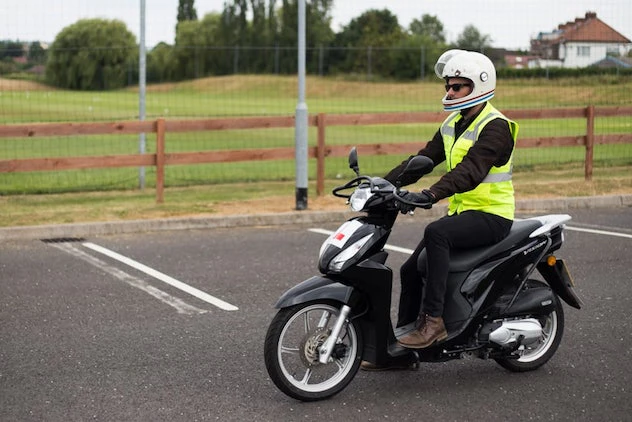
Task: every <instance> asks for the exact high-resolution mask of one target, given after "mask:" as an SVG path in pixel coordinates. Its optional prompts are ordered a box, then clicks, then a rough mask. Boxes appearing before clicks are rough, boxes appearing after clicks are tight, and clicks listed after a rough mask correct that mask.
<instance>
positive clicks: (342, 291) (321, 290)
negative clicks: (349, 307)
mask: <svg viewBox="0 0 632 422" xmlns="http://www.w3.org/2000/svg"><path fill="white" fill-rule="evenodd" d="M352 292H353V287H351V286H346V285H344V284H342V283H339V282H337V281H334V280H332V279H330V278H327V277H322V276H314V277H311V278H308V279H307V280H305V281H302V282H301V283H299V284H297V285H296V286H294V287H292V288H291V289H290V290H288V291H286V292H285V293H284V294H283V295H282V296H281V297H280V298H279V300H278V301H277V303H276V304H275V305H274V307H275V308H277V309H281V308H287V307H290V306H294V305H298V304H301V303H306V302H310V301H312V300H316V299H320V300H322V299H331V300H335V301H338V302H341V303H344V304H348V303H349V300H350V298H351V293H352Z"/></svg>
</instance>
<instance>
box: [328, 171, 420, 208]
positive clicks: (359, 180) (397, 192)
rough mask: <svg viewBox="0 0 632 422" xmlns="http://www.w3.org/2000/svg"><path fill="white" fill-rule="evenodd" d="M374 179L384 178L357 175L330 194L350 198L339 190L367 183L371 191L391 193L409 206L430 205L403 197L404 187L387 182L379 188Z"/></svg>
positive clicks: (405, 192)
mask: <svg viewBox="0 0 632 422" xmlns="http://www.w3.org/2000/svg"><path fill="white" fill-rule="evenodd" d="M375 180H384V179H382V178H373V177H369V176H358V177H356V178H354V179H352V180H350V181H349V182H347V183H345V184H344V185H341V186H338V187H336V188H334V189H333V190H332V194H333V195H334V196H337V197H339V198H345V199H350V198H351V194H342V193H340V192H341V191H344V190H347V189H357V188H359V187H361V186H362V185H365V186H366V185H368V187H369V189H370V191H371V193H382V194H391V195H392V196H393V199H394V200H395V201H397V202H401V203H402V204H406V205H408V206H411V207H415V208H428V206H429V205H430V206H432V203H416V202H412V201H409V200H407V199H405V198H404V195H406V194H407V193H408V191H407V190H405V189H400V188H398V187H395V186H393V185H392V184H389V186H387V187H383V188H379V187H377V186H376V185H375Z"/></svg>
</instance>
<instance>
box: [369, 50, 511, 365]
mask: <svg viewBox="0 0 632 422" xmlns="http://www.w3.org/2000/svg"><path fill="white" fill-rule="evenodd" d="M435 73H436V74H437V76H438V77H440V78H442V79H444V81H445V89H446V94H445V97H444V98H443V100H442V102H443V106H444V110H445V111H451V112H452V113H451V114H450V115H449V116H448V118H447V119H446V120H445V121H444V122H443V123H442V125H441V126H440V127H439V129H438V130H437V132H436V133H435V135H434V137H433V138H432V140H430V141H429V142H428V143H427V144H426V146H425V147H424V148H422V149H421V150H420V151H419V152H418V153H417V154H416V155H422V156H426V157H429V158H430V159H432V160H433V162H434V163H435V165H437V164H439V163H442V162H445V163H446V170H447V172H446V174H445V175H443V176H442V177H441V178H440V179H439V181H437V183H435V184H434V185H432V186H430V187H429V188H428V189H424V190H423V191H421V192H419V193H415V192H409V193H407V194H406V195H405V196H404V198H405V199H406V200H408V201H410V202H414V203H427V204H429V205H428V207H430V206H431V204H433V203H436V202H437V201H439V200H441V199H444V198H448V214H447V216H445V217H443V218H441V219H439V220H437V221H434V222H432V223H430V224H429V225H428V226H427V227H426V229H425V231H424V235H423V239H422V240H421V241H420V243H419V245H418V246H417V248H416V249H415V251H414V252H413V254H412V255H411V257H410V258H409V259H408V260H407V261H406V262H405V263H404V265H403V266H402V267H401V270H400V278H401V294H400V301H399V313H398V321H397V327H402V326H404V325H407V324H410V323H411V322H414V321H415V320H417V328H416V329H415V330H414V331H412V332H410V333H409V334H407V335H405V336H403V337H401V338H399V343H400V345H401V346H403V347H406V348H409V349H423V348H426V347H429V346H431V345H433V344H435V343H438V342H441V341H443V340H445V339H446V338H447V337H448V333H447V331H446V328H445V325H444V321H443V317H442V315H443V308H444V299H445V292H446V283H447V277H448V270H449V260H450V251H451V250H453V249H470V248H476V247H481V246H486V245H491V244H494V243H497V242H499V241H501V240H502V239H504V238H505V237H506V236H507V235H508V233H509V230H510V229H511V226H512V223H513V218H514V210H515V200H514V190H513V184H512V181H511V176H512V164H513V151H514V147H515V143H516V138H517V135H518V124H517V123H515V122H513V121H511V120H509V119H508V118H507V117H505V116H504V115H503V114H502V113H501V112H500V111H498V110H497V109H496V108H494V107H493V106H492V105H491V104H490V103H489V102H488V101H489V100H490V99H491V98H492V97H493V96H494V92H495V88H496V70H495V68H494V65H493V63H492V62H491V60H489V58H487V57H486V56H484V55H483V54H480V53H477V52H471V51H464V50H449V51H446V52H445V53H443V54H442V55H441V57H439V59H438V61H437V63H436V65H435ZM413 157H414V156H411V157H409V159H408V160H405V161H404V162H402V163H401V164H400V165H398V166H397V167H395V168H394V169H393V170H391V171H390V172H389V173H388V174H387V175H386V176H385V177H384V178H385V179H386V180H388V181H390V182H391V183H393V184H395V183H396V182H398V183H399V184H400V185H401V186H406V185H410V184H412V183H415V182H416V181H417V180H419V178H420V177H421V175H415V174H412V175H411V174H406V175H405V176H402V177H401V178H400V175H402V172H403V169H404V168H405V167H406V165H407V164H408V162H409V161H410V159H412V158H413ZM412 208H413V207H411V206H408V205H406V204H403V203H401V204H400V209H401V212H402V213H407V212H409V211H411V210H412ZM424 249H425V250H426V254H422V253H421V252H422V251H423V250H424ZM407 367H408V364H405V365H404V364H397V363H393V364H390V365H388V366H379V365H375V364H373V363H370V362H362V366H361V368H362V369H364V370H387V369H404V368H407Z"/></svg>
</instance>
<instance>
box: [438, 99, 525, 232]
mask: <svg viewBox="0 0 632 422" xmlns="http://www.w3.org/2000/svg"><path fill="white" fill-rule="evenodd" d="M459 118H460V113H459V112H455V113H452V114H451V115H450V116H449V117H448V118H447V119H446V120H445V121H444V122H443V124H442V125H441V135H442V137H443V146H444V148H445V157H446V164H447V170H448V171H451V170H453V169H454V168H455V167H456V165H457V164H459V163H460V162H461V161H462V160H463V158H464V157H465V154H467V151H468V150H469V149H470V148H471V147H472V146H473V145H474V143H475V142H476V141H477V140H478V136H479V134H480V133H481V131H482V130H483V128H484V127H485V125H487V123H489V122H490V121H492V120H493V119H496V118H501V119H504V120H506V121H507V123H509V130H510V131H511V137H512V138H513V141H514V145H515V144H516V139H517V137H518V124H517V123H516V122H514V121H512V120H509V119H508V118H507V117H505V116H504V115H503V114H502V113H501V112H500V111H498V110H497V109H496V108H495V107H493V106H492V105H491V104H490V103H487V104H486V105H485V107H484V108H483V110H482V111H481V112H480V114H479V115H478V116H477V117H476V119H474V121H473V122H472V123H470V125H469V127H468V128H467V129H466V130H465V132H463V134H462V135H461V136H460V137H459V138H458V139H454V136H455V124H456V122H457V120H459ZM512 170H513V153H512V154H511V157H510V158H509V160H508V161H507V163H506V164H505V165H503V166H501V167H492V168H491V170H490V171H489V173H488V174H487V176H486V177H485V179H483V181H482V182H481V183H480V184H479V185H478V186H477V187H476V188H474V189H472V190H470V191H467V192H463V193H457V194H454V195H452V196H451V197H450V198H448V215H453V214H455V213H456V214H460V213H462V212H463V211H468V210H478V211H484V212H487V213H490V214H496V215H499V216H501V217H504V218H507V219H509V220H513V218H514V211H515V200H514V188H513V183H512V182H511V173H512Z"/></svg>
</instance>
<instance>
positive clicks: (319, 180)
mask: <svg viewBox="0 0 632 422" xmlns="http://www.w3.org/2000/svg"><path fill="white" fill-rule="evenodd" d="M505 114H506V115H507V117H509V118H511V119H515V120H518V121H522V120H526V119H567V118H585V119H586V133H585V134H581V135H575V136H561V137H560V136H558V137H542V138H520V139H519V141H518V144H517V147H519V148H530V147H552V146H584V147H585V149H586V158H585V178H586V180H590V179H591V178H592V172H593V146H594V145H595V144H613V143H632V133H622V134H610V135H599V136H596V135H595V118H596V117H611V116H630V117H631V118H632V107H594V106H588V107H577V108H559V109H546V110H544V109H538V110H507V111H505ZM445 117H446V114H445V113H444V112H436V113H433V112H409V113H378V114H318V115H312V116H310V117H309V125H310V126H312V127H316V128H317V133H318V142H317V145H316V146H315V147H312V148H309V150H308V154H309V157H310V158H316V161H317V169H316V175H317V176H316V193H317V195H322V194H323V192H324V186H325V159H326V158H327V157H341V156H346V155H347V154H348V153H349V149H350V148H351V145H327V143H326V129H327V127H329V126H360V125H384V124H418V123H437V124H438V123H441V122H442V121H443V120H444V119H445ZM291 127H294V117H293V116H281V117H244V118H221V119H196V120H165V119H162V118H160V119H157V120H153V121H143V122H141V121H124V122H105V123H32V124H19V125H0V138H9V137H11V138H16V137H34V136H78V135H98V134H139V133H155V134H156V152H155V153H153V154H133V155H106V156H91V157H57V158H27V159H14V160H0V173H14V172H31V171H54V170H70V169H93V168H108V167H110V168H111V167H148V166H156V201H157V202H159V203H161V202H163V200H164V184H165V166H167V165H175V164H202V163H225V162H237V161H258V160H281V159H294V157H295V150H294V148H289V147H288V148H262V149H242V150H226V151H197V152H174V153H165V134H166V133H167V132H194V131H214V130H235V129H268V128H291ZM420 146H421V143H420V144H415V145H414V146H412V145H411V143H410V142H409V143H378V144H367V145H360V146H359V147H358V148H359V150H360V152H361V154H362V155H381V154H411V153H414V152H415V151H416V149H417V148H419V147H420Z"/></svg>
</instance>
